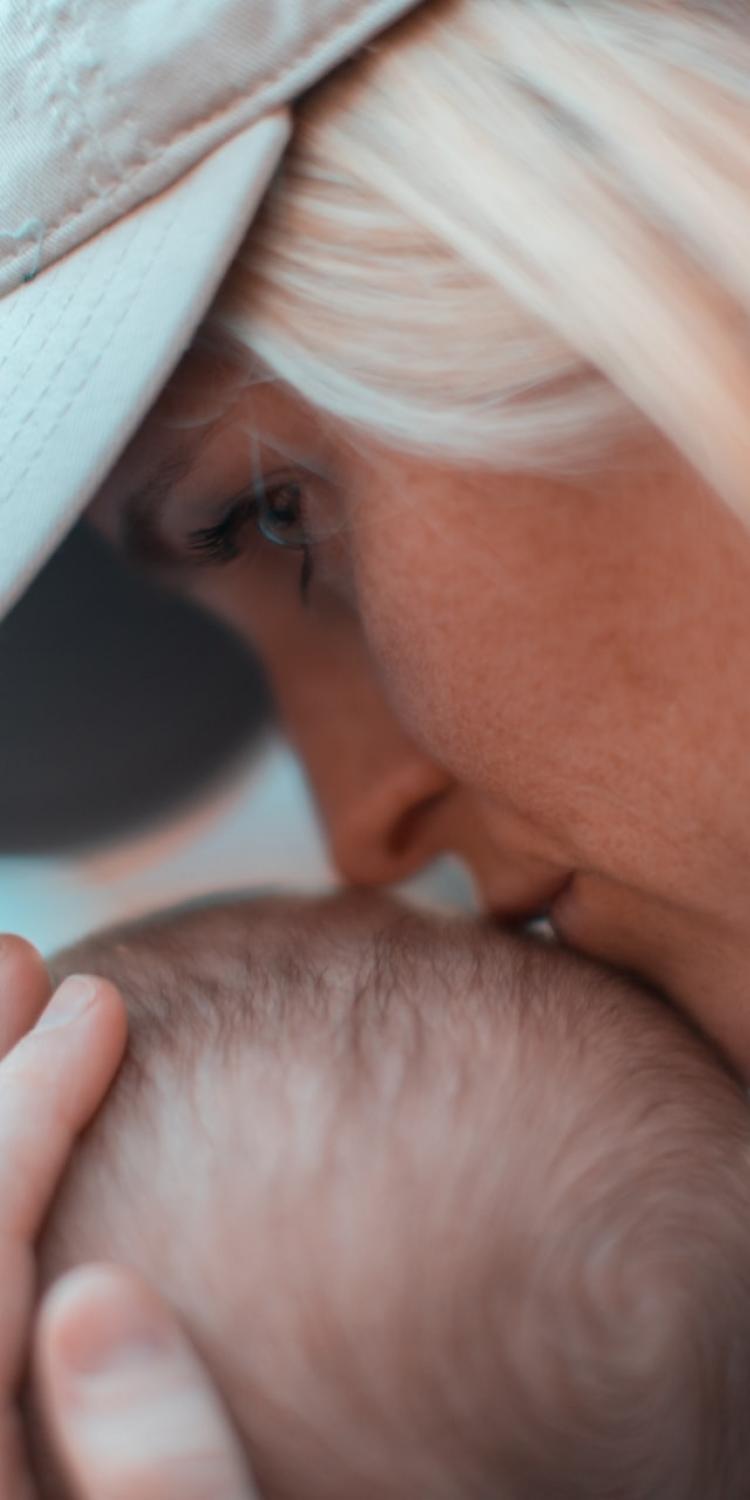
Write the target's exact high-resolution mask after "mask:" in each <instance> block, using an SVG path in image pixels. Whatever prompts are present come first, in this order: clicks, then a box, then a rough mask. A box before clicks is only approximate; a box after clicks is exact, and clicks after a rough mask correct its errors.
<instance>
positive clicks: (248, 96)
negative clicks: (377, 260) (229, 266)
mask: <svg viewBox="0 0 750 1500" xmlns="http://www.w3.org/2000/svg"><path fill="white" fill-rule="evenodd" d="M381 3H382V0H375V3H373V4H372V5H370V4H367V3H365V4H364V5H362V4H361V3H358V4H356V5H353V6H352V7H351V9H350V10H348V11H347V15H346V16H345V17H344V19H342V20H339V22H338V24H337V25H336V26H335V27H334V29H333V31H331V32H330V35H329V36H328V37H327V40H328V41H335V39H336V37H337V36H338V35H339V33H340V32H342V31H343V30H344V29H345V27H346V26H349V25H351V22H352V19H353V17H354V16H355V15H356V14H357V13H361V14H364V13H365V12H366V11H367V10H370V9H373V10H374V9H375V8H376V5H379V4H381ZM408 3H409V4H412V5H414V4H416V0H408ZM395 19H396V18H395V17H393V18H392V20H391V22H388V23H384V25H385V24H388V25H390V24H393V23H394V22H395ZM323 35H324V32H323V30H322V29H321V30H320V31H318V32H317V33H316V35H315V36H314V37H313V38H312V39H311V40H309V41H308V43H307V45H306V46H305V47H304V48H303V50H302V51H301V52H298V53H296V54H295V56H294V57H293V58H292V59H291V60H289V61H288V62H286V63H284V65H283V67H281V68H280V69H278V71H277V72H276V73H275V74H272V75H271V76H270V78H265V79H264V80H263V82H262V84H261V85H260V86H259V88H258V91H257V94H256V93H255V92H254V91H252V92H250V93H246V92H243V91H241V90H239V91H237V92H235V93H234V94H232V96H231V97H230V98H229V99H227V100H225V101H224V102H223V104H220V105H217V106H216V107H215V108H214V109H212V110H210V111H209V112H208V113H207V114H205V115H201V116H200V118H199V119H197V120H191V122H190V124H189V125H185V126H184V127H183V128H182V129H181V130H178V131H177V132H176V134H174V135H172V136H168V137H165V139H164V140H162V141H158V142H156V143H154V142H153V141H147V142H145V147H146V150H147V152H148V154H147V157H146V160H145V162H138V164H137V165H134V166H132V167H131V168H130V169H129V170H128V171H127V172H126V173H125V174H124V175H121V176H120V177H119V178H118V179H117V181H116V183H114V184H110V185H109V186H108V187H105V188H104V189H103V190H99V191H97V192H95V193H92V194H91V195H90V197H89V198H87V199H86V201H85V202H84V203H82V204H79V206H78V207H77V208H76V209H74V210H73V211H72V212H71V213H69V214H66V216H65V217H64V218H62V219H58V220H56V221H55V222H54V223H51V224H46V225H45V235H46V237H49V236H50V235H51V234H54V233H56V232H57V231H58V230H60V229H64V228H65V227H66V226H67V225H68V224H70V223H72V222H74V221H75V220H76V219H78V218H81V217H82V216H83V214H85V213H86V211H87V209H88V208H90V206H91V204H92V203H94V202H95V201H96V200H97V199H99V200H104V199H105V198H106V197H107V196H108V194H109V193H110V192H111V188H112V186H114V187H115V188H117V187H121V186H123V184H125V183H129V182H132V181H134V180H135V179H137V177H138V175H139V173H141V172H144V171H145V170H146V169H147V168H148V167H149V166H150V165H151V162H152V161H153V160H154V159H155V158H156V157H158V156H160V155H163V154H164V152H165V151H166V150H167V149H168V148H169V147H171V146H174V145H176V144H177V143H178V142H179V141H181V140H183V139H185V138H186V137H187V136H189V135H190V134H191V133H192V132H194V131H196V130H199V129H201V128H202V127H203V126H205V125H210V124H211V123H212V122H213V121H214V120H217V119H219V118H220V117H221V115H223V114H229V113H230V112H231V111H232V109H234V108H235V107H236V106H237V105H238V104H239V103H244V104H247V103H248V102H249V101H250V100H253V99H256V100H257V98H258V97H260V98H261V99H262V97H263V94H264V93H270V92H271V91H272V90H273V89H274V88H277V87H278V85H279V83H280V81H281V80H282V79H283V78H284V76H285V75H286V74H288V73H291V72H292V71H293V70H294V69H295V68H297V67H299V66H300V64H301V63H303V62H305V60H306V59H307V58H308V57H309V56H310V54H311V53H312V52H314V51H315V49H316V47H318V46H319V45H320V42H321V38H322V37H323ZM355 55H356V52H355V53H352V56H355ZM289 102H291V101H289V100H284V99H277V100H275V101H273V100H268V101H267V104H266V106H265V107H266V108H268V109H274V108H279V107H280V106H281V105H282V104H285V103H289ZM262 108H263V106H262V105H261V110H262ZM261 110H259V113H258V119H260V118H261ZM250 123H257V121H253V122H240V124H239V126H238V127H237V129H242V128H249V125H250ZM219 144H220V143H219V142H217V143H216V145H217V146H218V145H219ZM211 149H212V150H213V149H215V148H214V147H212V148H211ZM194 165H196V163H190V164H189V166H188V167H186V169H185V170H189V168H190V166H194ZM180 175H183V174H180ZM175 180H177V179H175ZM165 186H167V185H165ZM160 191H164V187H162V189H160ZM149 196H151V195H149ZM131 206H133V207H134V206H135V205H131ZM126 211H127V210H126ZM96 233H101V229H99V230H97V231H96ZM72 248H74V247H71V249H72ZM18 258H20V253H19V257H18ZM53 263H54V262H49V263H48V264H53ZM1 264H2V262H1V261H0V265H1ZM8 264H10V265H12V261H10V262H6V265H8ZM34 274H36V273H34ZM0 295H1V294H0Z"/></svg>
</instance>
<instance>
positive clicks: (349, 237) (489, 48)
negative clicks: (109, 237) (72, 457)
mask: <svg viewBox="0 0 750 1500" xmlns="http://www.w3.org/2000/svg"><path fill="white" fill-rule="evenodd" d="M749 138H750V14H749V13H748V8H747V6H746V5H745V4H743V3H739V0H575V3H570V0H432V3H430V4H428V5H423V6H420V7H418V8H417V10H416V11H415V13H414V14H412V15H410V16H409V17H407V18H406V19H405V20H404V21H403V22H402V23H401V24H400V26H399V27H398V28H396V29H394V31H393V32H392V33H390V34H389V35H388V36H387V37H386V38H385V39H383V40H381V41H378V42H374V43H373V44H372V45H371V46H369V47H366V48H364V49H363V51H362V52H361V53H360V54H359V56H358V57H357V58H356V59H355V60H354V61H353V62H352V63H351V64H349V65H348V66H346V67H344V68H342V69H340V70H339V72H338V73H337V74H336V75H334V77H333V78H331V79H329V80H327V81H326V82H325V83H324V84H323V85H321V86H319V87H318V88H317V89H316V90H314V91H312V92H311V93H310V95H309V96H308V97H307V99H305V100H304V101H303V102H302V103H301V105H300V107H299V109H298V111H297V122H296V130H295V136H294V141H293V144H292V147H291V149H290V151H289V154H288V157H287V159H286V162H285V164H284V166H283V169H282V170H281V171H280V173H279V174H278V177H277V180H276V182H275V184H274V186H273V188H272V190H271V192H270V194H269V196H268V199H267V203H266V207H265V209H264V211H263V213H262V214H261V216H260V218H259V219H258V220H257V221H256V223H255V224H254V225H253V227H252V229H251V231H250V233H249V236H248V238H247V241H246V243H245V246H244V247H243V249H242V251H241V253H240V255H239V257H238V259H237V261H236V263H235V265H234V268H233V270H232V272H231V274H230V276H229V277H228V279H227V281H226V283H225V285H224V288H223V289H222V292H221V294H220V296H219V298H218V301H217V302H216V304H215V306H214V309H213V310H212V313H211V315H210V317H209V319H208V322H207V324H206V325H205V326H204V328H203V330H202V332H201V335H200V336H199V341H208V342H211V341H212V340H214V339H215V338H216V337H217V336H218V338H219V340H220V341H222V340H225V339H229V341H230V342H231V343H233V344H234V345H235V346H236V347H237V348H238V349H239V350H240V351H242V352H243V354H244V356H245V357H250V361H249V362H250V365H252V363H253V360H255V361H257V360H258V359H259V360H260V361H261V362H262V365H263V367H264V368H265V369H266V371H268V372H270V373H271V375H272V376H277V377H280V378H281V379H283V380H284V381H285V382H287V383H288V384H290V385H291V386H292V387H293V388H294V389H295V390H297V391H298V392H299V393H301V394H302V396H303V397H305V398H306V399H307V400H308V401H309V402H310V403H312V405H313V406H314V407H317V408H319V409H320V410H321V411H323V412H327V413H330V414H332V415H333V416H335V417H336V418H341V419H344V420H345V421H346V422H348V423H350V424H352V431H353V433H354V434H355V435H356V429H357V428H360V429H363V430H366V431H367V432H368V433H369V434H370V435H375V436H376V437H377V438H379V439H380V440H382V441H384V442H385V443H386V444H387V445H388V446H390V447H395V448H397V449H400V450H405V451H409V450H410V451H412V452H415V451H416V452H418V453H422V454H426V455H428V456H431V457H432V458H433V459H436V460H438V461H439V460H447V461H455V462H458V463H467V462H468V463H470V464H473V465H487V466H488V467H490V468H492V469H494V470H504V471H512V470H517V471H519V470H520V471H523V470H527V471H534V472H547V473H551V474H554V475H557V476H561V477H566V476H576V477H579V478H580V477H581V476H585V475H586V474H587V473H592V472H593V470H594V469H599V468H600V467H601V464H602V461H603V459H605V460H606V462H607V463H608V464H609V463H610V462H611V460H612V458H613V456H616V457H617V463H618V465H619V466H622V465H624V466H625V467H627V466H628V465H631V466H632V464H633V462H640V458H639V454H640V452H641V450H642V449H643V447H644V441H643V440H644V439H645V438H647V437H648V436H649V435H651V436H653V435H654V432H655V431H656V432H658V433H660V434H661V435H662V436H663V437H666V439H667V440H668V443H669V444H670V445H671V446H672V451H673V452H674V451H675V450H676V452H677V453H678V454H680V455H682V457H683V458H684V459H686V460H687V462H688V464H689V465H691V466H692V467H693V468H694V470H695V471H697V473H698V474H699V475H702V476H703V478H704V479H705V480H706V481H707V483H708V485H709V486H711V487H713V488H714V489H715V490H716V492H717V493H718V494H719V495H721V496H722V497H723V498H724V500H725V501H726V502H727V503H728V504H730V505H732V506H734V507H735V508H736V509H737V511H738V512H739V513H740V514H741V515H743V517H744V518H745V519H747V518H748V515H750V489H749V486H748V475H749V474H750V423H749V422H748V420H747V413H748V403H749V401H750V337H748V335H749V333H750V256H749V255H748V251H747V247H748V245H750V151H748V139H749ZM646 446H647V449H648V445H646ZM651 463H652V464H653V455H652V457H651Z"/></svg>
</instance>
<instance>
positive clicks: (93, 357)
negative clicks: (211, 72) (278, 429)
mask: <svg viewBox="0 0 750 1500" xmlns="http://www.w3.org/2000/svg"><path fill="white" fill-rule="evenodd" d="M289 133H290V117H289V114H288V112H287V111H286V110H279V111H278V112H276V113H274V114H273V115H272V116H270V117H268V118H266V119H263V120H260V121H258V122H257V123H256V124H254V125H253V126H252V128H251V129H249V130H246V131H243V132H241V133H240V134H238V135H237V136H235V137H233V138H232V140H230V141H228V142H226V143H225V144H224V145H222V146H220V147H219V148H218V149H217V150H215V151H214V152H212V153H211V155H210V156H208V157H206V158H205V159H204V160H203V161H202V162H200V164H199V165H198V166H197V167H194V168H193V169H192V170H191V171H190V172H189V173H186V175H185V176H184V177H182V178H181V179H180V180H179V181H178V182H176V183H175V184H173V185H172V186H171V187H170V188H168V189H167V190H166V191H164V192H162V193H160V194H159V195H158V197H155V198H152V199H149V200H148V201H147V202H145V203H144V204H142V205H141V206H140V207H139V208H138V209H136V210H134V211H133V212H132V213H130V214H128V215H127V216H126V217H125V218H123V219H120V220H118V222H117V223H116V224H114V225H112V226H111V227H110V228H108V229H106V230H103V231H102V232H101V233H99V234H98V235H96V237H95V238H93V239H92V240H90V241H88V242H87V243H85V244H83V245H81V246H80V247H79V248H78V249H76V250H75V251H73V252H71V254H69V255H67V256H65V257H64V258H63V259H62V260H60V261H58V262H56V263H55V264H54V265H52V266H50V267H49V268H48V269H47V270H45V271H43V272H41V274H40V275H39V276H37V277H36V278H35V280H33V281H30V282H28V283H27V284H25V285H24V286H21V287H19V288H17V289H16V290H15V291H13V292H11V293H9V294H8V295H7V296H6V297H4V298H3V299H2V300H1V301H0V619H1V618H2V617H3V615H4V614H6V613H7V611H8V610H9V609H10V608H11V606H12V605H13V604H14V603H15V601H16V599H17V598H18V597H19V595H20V594H21V593H22V592H23V590H24V588H25V587H26V586H27V584H28V583H29V582H30V580H31V579H32V578H33V577H34V575H35V574H36V573H37V572H38V570H39V568H40V567H41V566H42V565H43V563H45V562H46V561H47V559H48V557H49V556H50V555H51V553H52V552H53V551H54V550H55V548H56V546H57V545H58V543H59V542H60V541H61V539H62V538H63V537H64V536H65V534H66V532H67V531H68V530H69V529H70V527H71V526H72V525H73V523H74V522H75V520H76V519H77V518H78V516H79V515H80V514H81V512H82V511H83V510H84V509H85V508H86V505H87V504H88V502H89V501H90V500H91V498H92V496H93V495H94V494H95V492H96V490H97V489H98V488H99V485H100V484H101V483H102V481H103V480H104V478H105V477H106V475H107V473H108V472H109V470H110V469H111V468H112V466H113V464H114V463H115V462H116V460H117V458H118V456H119V454H120V453H121V452H122V450H123V448H124V447H125V446H126V444H127V443H128V441H129V440H130V438H131V437H132V435H133V433H134V432H135V431H136V429H137V428H138V426H139V425H140V423H141V421H142V420H143V418H144V417H145V415H146V413H147V411H148V410H149V408H150V407H151V406H152V405H153V403H154V401H155V400H156V397H157V396H158V394H159V391H160V390H161V388H162V386H163V385H164V383H165V381H166V380H167V379H168V377H169V375H170V374H171V373H172V370H173V369H174V368H175V366H176V364H177V363H178V362H179V359H180V357H181V355H182V354H183V353H184V351H185V349H186V347H187V345H188V344H189V343H190V341H191V339H192V337H193V335H194V333H195V330H196V328H197V326H198V324H199V323H200V321H201V319H202V317H203V316H204V314H205V312H206V311H207V309H208V307H209V305H210V303H211V301H212V299H213V297H214V294H215V292H216V290H217V288H218V286H219V283H220V282H221V279H222V277H223V275H224V273H225V271H226V270H227V268H228V266H229V264H230V262H231V260H232V258H233V256H234V254H235V252H236V250H237V249H238V248H239V245H240V243H241V241H242V238H243V236H244V234H245V232H246V230H247V228H248V227H249V225H250V223H251V222H252V219H253V216H254V214H255V211H256V209H257V207H258V204H259V203H260V200H261V199H262V197H263V194H264V192H265V189H266V187H267V184H268V180H269V178H270V176H271V174H272V172H273V170H274V168H275V167H276V165H277V163H278V161H279V159H280V157H281V155H282V152H283V150H284V147H285V145H286V143H287V141H288V138H289Z"/></svg>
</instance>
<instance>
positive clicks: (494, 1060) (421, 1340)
mask: <svg viewBox="0 0 750 1500" xmlns="http://www.w3.org/2000/svg"><path fill="white" fill-rule="evenodd" d="M58 966H59V967H61V968H63V969H64V968H66V967H87V968H95V969H97V970H98V971H100V972H104V973H107V974H108V975H109V976H110V977H112V978H113V979H115V980H116V981H117V982H119V983H120V984H121V985H122V987H123V990H124V992H125V995H126V998H127V1001H128V1005H129V1008H130V1012H131V1025H132V1031H133V1039H132V1043H131V1053H130V1057H129V1059H128V1061H127V1063H126V1066H125V1068H124V1070H123V1073H122V1076H121V1079H120V1081H119V1084H118V1087H117V1089H116V1090H115V1092H114V1095H113V1098H112V1099H111V1100H110V1102H109V1104H108V1106H107V1107H106V1108H105V1110H104V1111H103V1113H102V1115H101V1117H100V1119H99V1121H98V1122H97V1124H96V1125H95V1127H94V1129H93V1130H92V1131H91V1132H90V1134H89V1137H88V1139H87V1140H86V1141H85V1142H84V1144H83V1146H82V1148H81V1150H80V1152H79V1154H78V1159H77V1161H76V1163H75V1164H74V1166H73V1168H72V1170H71V1173H70V1174H69V1177H68V1180H67V1184H66V1185H65V1187H64V1189H63V1192H62V1194H61V1197H60V1200H59V1202H58V1205H57V1208H56V1212H55V1215H54V1217H53V1220H52V1223H51V1225H50V1226H49V1230H48V1234H47V1238H46V1242H45V1245H44V1247H43V1265H44V1271H45V1275H46V1276H47V1277H49V1276H50V1275H52V1274H54V1273H56V1272H57V1271H59V1270H60V1269H62V1268H63V1267H64V1266H66V1265H70V1264H72V1263H76V1262H77V1261H80V1260H81V1259H84V1258H85V1259H89V1258H99V1257H103V1258H116V1259H124V1260H127V1261H129V1262H130V1263H132V1264H134V1265H135V1266H136V1267H137V1268H138V1269H140V1270H141V1271H142V1272H144V1273H145V1274H146V1275H147V1276H148V1277H149V1278H150V1279H151V1280H152V1281H155V1282H156V1284H157V1285H158V1286H160V1287H161V1288H163V1290H164V1291H165V1292H166V1294H167V1295H168V1296H169V1297H170V1298H171V1300H172V1301H173V1302H174V1303H175V1305H176V1306H177V1307H178V1309H179V1310H180V1312H181V1314H182V1316H183V1319H184V1320H185V1323H186V1326H187V1327H188V1328H189V1330H190V1332H191V1334H192V1336H193V1337H194V1339H195V1341H196V1343H197V1344H198V1345H199V1346H200V1348H201V1349H202V1351H203V1352H204V1354H205V1355H206V1357H207V1358H208V1360H209V1362H210V1364H211V1366H212V1368H213V1369H214V1371H215V1374H216V1377H217V1379H218V1381H219V1384H220V1387H221V1389H222V1391H223V1393H224V1396H225V1398H226V1400H227V1402H228V1404H229V1405H230V1408H231V1410H232V1412H233V1415H234V1418H235V1421H236V1422H237V1425H238V1428H239V1430H240V1431H241V1433H242V1434H243V1437H244V1438H245V1440H246V1442H247V1444H248V1448H249V1451H250V1452H251V1454H252V1457H253V1462H254V1464H255V1467H256V1471H257V1472H258V1475H259V1479H260V1481H261V1485H262V1489H263V1493H264V1495H267V1496H268V1497H270V1500H273V1497H274V1496H279V1497H286V1496H287V1495H288V1496H294V1497H295V1500H300V1497H303V1500H304V1497H308V1496H309V1497H310V1500H318V1497H320V1500H322V1497H324V1496H325V1497H326V1500H337V1497H338V1496H342V1497H343V1496H347V1500H350V1497H351V1496H352V1495H353V1494H355V1493H356V1494H358V1495H359V1494H361V1495H366V1496H367V1497H368V1500H369V1497H370V1496H372V1497H373V1500H376V1497H380V1496H399V1497H400V1496H406V1495H410V1496H413V1495H416V1494H419V1495H420V1496H422V1495H423V1496H426V1497H433V1496H434V1497H435V1500H442V1497H443V1496H446V1497H456V1500H458V1497H461V1500H472V1497H474V1496H489V1495H492V1496H496V1495H497V1494H498V1493H499V1492H500V1493H502V1494H503V1496H504V1497H505V1496H506V1495H507V1496H508V1497H512V1500H515V1497H516V1496H518V1497H531V1496H534V1497H537V1496H538V1497H539V1500H541V1497H544V1500H548V1497H553V1496H555V1497H557V1496H559V1497H568V1496H570V1497H571V1500H572V1497H573V1496H575V1497H576V1500H585V1497H587V1496H591V1497H593V1496H596V1497H597V1500H602V1497H604V1496H612V1497H620V1496H621V1497H623V1500H625V1497H627V1500H640V1497H644V1500H645V1497H647V1496H648V1497H653V1500H656V1497H657V1496H658V1500H671V1497H675V1500H676V1497H678V1496H679V1497H683V1496H684V1497H695V1500H698V1497H699V1496H700V1500H711V1497H719V1496H722V1497H723V1496H727V1497H730V1496H734V1495H736V1496H737V1497H739V1496H743V1497H745V1495H746V1479H745V1476H746V1474H747V1472H748V1459H750V1451H748V1440H747V1437H746V1432H745V1429H746V1423H745V1422H744V1411H745V1410H746V1408H747V1398H748V1395H749V1394H750V1352H748V1351H750V1336H749V1335H750V1269H748V1268H749V1267H750V1253H749V1252H750V1190H749V1189H748V1180H747V1179H748V1168H747V1163H748V1143H749V1142H750V1122H749V1120H748V1112H747V1106H746V1104H745V1101H744V1098H743V1096H742V1095H741V1093H740V1091H739V1089H738V1088H737V1087H736V1086H735V1084H734V1083H733V1081H732V1080H731V1079H730V1078H729V1077H728V1075H727V1074H726V1073H725V1072H724V1070H723V1069H722V1067H721V1066H720V1064H719V1063H718V1062H717V1061H716V1060H715V1059H714V1058H713V1056H712V1055H711V1054H710V1053H709V1052H708V1050H707V1049H705V1048H704V1047H703V1045H702V1043H701V1042H699V1041H698V1040H697V1039H696V1038H695V1037H694V1036H693V1035H691V1033H690V1032H688V1031H687V1030H686V1029H685V1028H684V1026H683V1025H682V1024H681V1023H680V1022H679V1021H677V1020H676V1019H675V1018H674V1017H673V1016H672V1015H671V1014H670V1012H669V1011H667V1010H666V1009H665V1008H664V1007H663V1006H662V1005H661V1004H660V1003H659V1002H658V1001H657V1000H656V999H654V998H653V997H651V996H648V995H646V994H644V993H642V992H640V991H639V990H637V989H635V988H634V987H633V986H631V985H629V984H626V983H625V982H624V981H618V980H616V979H614V978H610V977H608V976H604V975H602V974H601V973H600V972H599V971H598V970H597V969H595V968H593V967H592V966H589V965H586V964H583V963H580V962H578V961H577V960H574V959H572V958H570V957H569V956H568V955H566V954H563V953H559V952H550V951H548V950H545V949H542V948H540V947H539V946H536V945H533V944H531V943H529V942H524V941H521V940H516V939H513V938H511V937H510V936H509V935H508V934H505V933H499V932H491V931H489V930H487V929H486V928H483V927H481V926H479V925H478V924H473V923H468V922H465V921H463V920H461V921H456V922H452V923H446V922H445V920H444V919H442V920H441V921H440V922H436V921H434V920H432V919H428V918H422V917H419V916H416V915H415V914H413V913H408V912H405V911H404V910H403V908H401V907H399V906H397V905H396V904H395V903H392V902H389V901H387V900H386V899H384V898H372V899H371V898H365V897H357V896H356V895H355V896H351V895H350V896H345V897H342V898H336V899H334V900H330V901H324V902H315V903H312V902H305V901H296V902H295V901H287V900H281V899H277V900H273V899H270V900H268V901H263V902H256V903H253V904H251V905H250V904H247V903H242V902H238V903H235V904H233V905H231V906H225V907H215V908H213V909H207V910H204V911H200V912H193V913H183V914H177V915H176V916H167V917H166V918H162V919H160V920H158V921H155V922H152V923H149V924H146V925H142V926H140V927H139V928H136V929H131V930H129V931H127V930H123V931H122V932H120V933H119V934H117V935H115V936H110V937H108V936H107V935H104V937H103V938H100V939H95V940H93V941H92V942H91V943H89V944H88V945H84V947H83V949H82V950H81V949H79V950H76V952H75V953H73V954H71V955H69V956H63V958H62V959H61V960H60V961H59V965H58Z"/></svg>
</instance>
